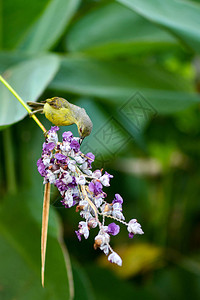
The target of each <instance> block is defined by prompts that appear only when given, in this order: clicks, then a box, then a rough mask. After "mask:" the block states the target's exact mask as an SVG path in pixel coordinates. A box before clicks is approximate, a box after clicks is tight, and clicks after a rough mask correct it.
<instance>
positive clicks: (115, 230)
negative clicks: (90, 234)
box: [107, 223, 120, 235]
mask: <svg viewBox="0 0 200 300" xmlns="http://www.w3.org/2000/svg"><path fill="white" fill-rule="evenodd" d="M119 230H120V227H119V225H116V224H115V223H110V224H109V225H108V229H107V233H108V234H111V235H117V234H118V233H119Z"/></svg>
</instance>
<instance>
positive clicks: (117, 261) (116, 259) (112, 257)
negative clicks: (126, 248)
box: [108, 252, 122, 267]
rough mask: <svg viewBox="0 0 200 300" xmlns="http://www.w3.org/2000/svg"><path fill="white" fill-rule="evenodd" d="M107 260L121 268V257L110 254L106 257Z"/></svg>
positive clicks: (114, 253) (113, 253)
mask: <svg viewBox="0 0 200 300" xmlns="http://www.w3.org/2000/svg"><path fill="white" fill-rule="evenodd" d="M108 260H109V261H110V262H111V263H115V264H117V265H118V266H120V267H121V266H122V259H121V257H120V256H119V255H118V254H117V253H116V252H112V253H111V254H110V255H109V256H108Z"/></svg>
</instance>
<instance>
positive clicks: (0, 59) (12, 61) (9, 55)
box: [0, 51, 31, 73]
mask: <svg viewBox="0 0 200 300" xmlns="http://www.w3.org/2000/svg"><path fill="white" fill-rule="evenodd" d="M30 58H31V57H30V55H28V54H25V53H20V52H14V51H12V52H11V51H1V52H0V73H3V72H4V71H6V69H8V68H11V67H13V65H16V64H18V63H20V62H23V61H25V60H28V59H30Z"/></svg>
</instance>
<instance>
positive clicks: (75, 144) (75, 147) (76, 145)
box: [70, 140, 80, 153]
mask: <svg viewBox="0 0 200 300" xmlns="http://www.w3.org/2000/svg"><path fill="white" fill-rule="evenodd" d="M70 147H71V149H73V150H74V152H76V153H77V152H78V151H79V150H80V144H79V142H77V141H76V140H73V141H72V142H71V144H70Z"/></svg>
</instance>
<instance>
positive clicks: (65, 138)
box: [62, 131, 73, 142]
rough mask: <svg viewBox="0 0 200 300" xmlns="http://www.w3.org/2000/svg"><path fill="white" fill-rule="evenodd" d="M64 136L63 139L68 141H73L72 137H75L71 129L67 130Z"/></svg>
mask: <svg viewBox="0 0 200 300" xmlns="http://www.w3.org/2000/svg"><path fill="white" fill-rule="evenodd" d="M62 137H63V141H65V142H66V141H67V142H71V140H72V138H73V134H72V132H71V131H65V132H64V133H63V135H62Z"/></svg>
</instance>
